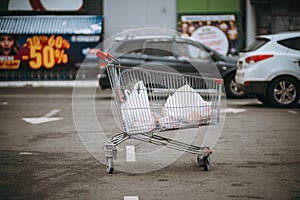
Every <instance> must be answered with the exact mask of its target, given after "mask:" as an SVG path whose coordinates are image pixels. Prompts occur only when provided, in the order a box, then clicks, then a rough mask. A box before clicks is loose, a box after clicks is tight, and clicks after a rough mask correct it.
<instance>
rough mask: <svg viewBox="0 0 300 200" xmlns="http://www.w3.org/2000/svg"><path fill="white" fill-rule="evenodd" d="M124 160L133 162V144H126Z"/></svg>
mask: <svg viewBox="0 0 300 200" xmlns="http://www.w3.org/2000/svg"><path fill="white" fill-rule="evenodd" d="M126 161H127V162H135V146H133V145H130V146H126Z"/></svg>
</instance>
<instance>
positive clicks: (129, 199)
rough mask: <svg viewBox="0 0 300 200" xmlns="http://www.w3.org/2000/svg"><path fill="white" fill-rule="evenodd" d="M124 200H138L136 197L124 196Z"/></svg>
mask: <svg viewBox="0 0 300 200" xmlns="http://www.w3.org/2000/svg"><path fill="white" fill-rule="evenodd" d="M124 200H139V197H138V196H124Z"/></svg>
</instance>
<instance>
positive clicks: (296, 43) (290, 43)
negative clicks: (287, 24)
mask: <svg viewBox="0 0 300 200" xmlns="http://www.w3.org/2000/svg"><path fill="white" fill-rule="evenodd" d="M278 43H279V44H281V45H283V46H285V47H288V48H291V49H295V50H300V37H297V38H291V39H286V40H281V41H278Z"/></svg>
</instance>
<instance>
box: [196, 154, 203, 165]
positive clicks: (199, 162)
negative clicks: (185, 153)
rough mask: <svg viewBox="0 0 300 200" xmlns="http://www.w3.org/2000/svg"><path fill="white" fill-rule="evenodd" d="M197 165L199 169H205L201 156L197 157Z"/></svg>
mask: <svg viewBox="0 0 300 200" xmlns="http://www.w3.org/2000/svg"><path fill="white" fill-rule="evenodd" d="M197 163H198V165H199V167H204V162H203V158H201V157H200V155H198V156H197Z"/></svg>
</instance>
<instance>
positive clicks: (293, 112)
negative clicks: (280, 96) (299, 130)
mask: <svg viewBox="0 0 300 200" xmlns="http://www.w3.org/2000/svg"><path fill="white" fill-rule="evenodd" d="M288 112H289V113H291V114H294V115H297V114H298V112H297V111H295V110H288Z"/></svg>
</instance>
